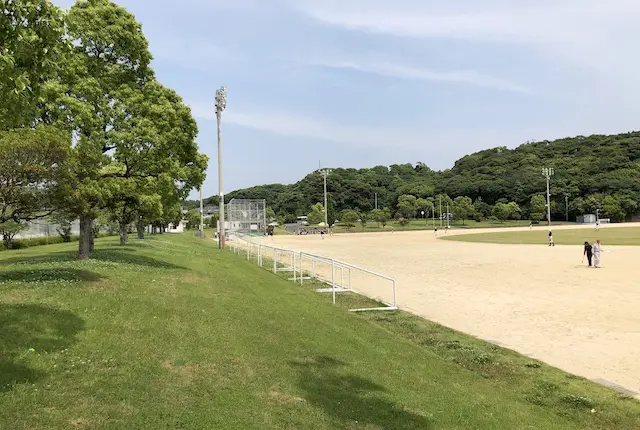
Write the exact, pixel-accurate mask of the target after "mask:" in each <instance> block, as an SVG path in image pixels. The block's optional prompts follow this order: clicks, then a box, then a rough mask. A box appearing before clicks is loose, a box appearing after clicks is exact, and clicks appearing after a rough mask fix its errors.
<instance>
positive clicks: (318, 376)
mask: <svg viewBox="0 0 640 430" xmlns="http://www.w3.org/2000/svg"><path fill="white" fill-rule="evenodd" d="M290 364H291V365H292V366H293V367H294V368H295V369H297V370H298V371H299V381H298V387H299V388H301V389H302V390H303V391H304V393H305V394H304V398H305V400H307V401H308V402H309V403H310V404H312V405H314V406H317V407H320V408H322V409H323V410H324V411H325V412H326V413H327V414H328V415H330V416H331V417H332V418H333V419H334V420H336V421H339V422H340V424H341V425H347V426H348V425H357V426H358V427H367V428H368V426H369V425H370V426H374V427H375V428H385V429H407V430H413V429H416V430H417V429H420V430H424V429H429V428H432V425H431V424H430V422H429V420H428V419H427V418H426V417H423V416H421V415H418V414H415V413H412V412H409V411H407V410H405V409H404V408H403V407H402V406H400V405H397V404H395V403H393V402H391V401H389V400H387V399H385V398H384V397H383V395H384V393H385V392H387V390H386V389H385V388H384V387H383V386H381V385H379V384H377V383H375V382H373V381H370V380H368V379H364V378H362V377H360V376H356V375H348V374H344V371H343V370H342V369H344V368H345V367H347V364H346V363H344V362H342V361H340V360H336V359H335V358H332V357H323V356H320V357H316V358H315V359H311V360H304V361H293V362H290ZM336 424H337V423H336Z"/></svg>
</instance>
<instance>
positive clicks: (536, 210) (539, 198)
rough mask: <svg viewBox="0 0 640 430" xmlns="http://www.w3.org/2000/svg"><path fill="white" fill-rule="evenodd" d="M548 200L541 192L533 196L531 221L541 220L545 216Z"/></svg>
mask: <svg viewBox="0 0 640 430" xmlns="http://www.w3.org/2000/svg"><path fill="white" fill-rule="evenodd" d="M546 208H547V201H546V200H545V198H544V196H543V195H541V194H536V195H535V196H533V197H531V221H540V220H541V219H542V218H543V217H544V216H545V211H546Z"/></svg>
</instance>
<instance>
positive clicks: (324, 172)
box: [320, 169, 331, 228]
mask: <svg viewBox="0 0 640 430" xmlns="http://www.w3.org/2000/svg"><path fill="white" fill-rule="evenodd" d="M330 173H331V170H329V169H322V170H320V174H321V175H322V179H323V180H324V226H325V227H327V228H328V227H329V211H328V208H327V176H329V174H330Z"/></svg>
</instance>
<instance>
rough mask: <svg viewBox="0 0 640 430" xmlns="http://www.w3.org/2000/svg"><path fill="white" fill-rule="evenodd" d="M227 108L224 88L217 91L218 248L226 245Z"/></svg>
mask: <svg viewBox="0 0 640 430" xmlns="http://www.w3.org/2000/svg"><path fill="white" fill-rule="evenodd" d="M226 108H227V87H226V86H222V88H219V89H218V90H216V118H217V119H218V191H219V196H220V221H219V222H218V225H219V226H220V235H219V236H218V247H219V248H221V249H222V248H224V245H225V225H224V191H223V189H224V188H223V186H222V132H221V130H222V129H221V122H222V112H224V110H225V109H226Z"/></svg>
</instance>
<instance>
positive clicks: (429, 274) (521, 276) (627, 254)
mask: <svg viewBox="0 0 640 430" xmlns="http://www.w3.org/2000/svg"><path fill="white" fill-rule="evenodd" d="M627 226H628V225H627ZM574 228H579V227H574ZM607 228H613V226H608V227H607ZM525 229H528V228H525ZM558 229H559V228H558ZM484 231H487V230H478V231H475V230H474V231H464V232H460V231H452V232H450V234H461V233H465V234H468V233H481V232H484ZM490 231H497V230H495V229H491V230H490ZM269 242H271V241H269ZM272 243H273V244H275V245H277V246H282V247H287V248H290V249H295V250H298V251H306V252H313V253H317V254H321V255H325V256H332V257H334V258H337V259H340V260H343V261H346V262H349V263H352V264H356V265H359V266H362V267H365V268H368V269H370V270H375V271H377V272H380V273H383V274H385V275H388V276H393V277H395V278H396V280H397V283H398V305H399V306H400V307H401V308H402V309H405V310H409V311H411V312H413V313H415V314H417V315H420V316H423V317H425V318H428V319H430V320H432V321H436V322H438V323H441V324H443V325H445V326H448V327H451V328H454V329H456V330H460V331H463V332H466V333H469V334H472V335H474V336H477V337H479V338H482V339H485V340H489V341H492V342H495V343H498V344H500V345H502V346H505V347H508V348H511V349H514V350H516V351H518V352H520V353H523V354H527V355H529V356H531V357H534V358H537V359H540V360H542V361H545V362H547V363H549V364H551V365H554V366H557V367H560V368H562V369H564V370H566V371H569V372H571V373H574V374H577V375H580V376H584V377H586V378H589V379H592V380H597V381H598V382H603V383H613V384H617V385H619V386H621V387H624V388H625V389H626V390H628V391H631V392H633V393H634V395H636V396H638V393H640V363H639V357H640V283H639V282H638V278H639V275H640V265H639V264H638V262H639V261H640V247H630V246H626V247H622V246H621V247H606V249H607V250H608V251H609V252H607V253H604V254H603V256H602V265H603V268H602V269H588V268H587V267H586V265H585V264H580V259H581V256H582V248H581V247H579V246H556V247H555V248H549V247H546V246H538V245H495V244H482V243H463V242H450V241H443V240H436V239H435V237H434V235H433V232H403V233H399V232H398V233H393V234H392V233H373V234H352V235H348V234H347V235H335V236H331V237H327V238H326V239H325V240H320V238H319V237H317V236H278V237H275V238H274V240H273V242H271V243H269V244H272ZM355 287H356V288H358V289H359V290H361V291H363V292H364V293H367V294H370V295H373V296H377V297H381V298H384V299H386V300H388V301H389V300H390V292H389V290H388V289H385V290H383V291H381V288H380V285H379V284H377V283H370V284H368V283H362V282H361V283H357V281H356V284H355ZM639 397H640V396H639Z"/></svg>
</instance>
